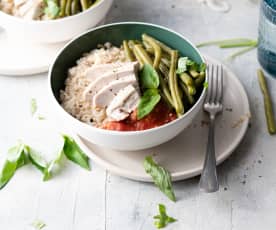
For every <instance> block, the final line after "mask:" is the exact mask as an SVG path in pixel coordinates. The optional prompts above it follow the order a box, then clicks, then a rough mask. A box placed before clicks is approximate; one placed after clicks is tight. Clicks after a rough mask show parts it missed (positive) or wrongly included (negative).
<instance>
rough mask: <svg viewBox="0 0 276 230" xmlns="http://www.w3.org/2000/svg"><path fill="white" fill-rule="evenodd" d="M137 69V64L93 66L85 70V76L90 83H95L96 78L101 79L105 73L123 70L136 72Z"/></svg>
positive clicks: (117, 63) (118, 63) (120, 63)
mask: <svg viewBox="0 0 276 230" xmlns="http://www.w3.org/2000/svg"><path fill="white" fill-rule="evenodd" d="M138 69H139V63H138V62H125V63H122V62H116V63H110V64H100V65H93V66H92V67H90V68H89V69H87V71H86V73H85V76H86V78H87V79H89V80H90V81H91V82H93V81H95V80H96V79H97V78H101V77H102V76H103V75H105V74H107V73H110V72H111V73H115V72H118V71H123V70H133V71H134V72H137V71H138Z"/></svg>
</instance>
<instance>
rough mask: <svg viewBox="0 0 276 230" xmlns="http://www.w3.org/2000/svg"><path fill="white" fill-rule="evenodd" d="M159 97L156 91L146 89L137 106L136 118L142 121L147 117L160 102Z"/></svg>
mask: <svg viewBox="0 0 276 230" xmlns="http://www.w3.org/2000/svg"><path fill="white" fill-rule="evenodd" d="M160 99H161V96H160V94H159V93H158V90H157V89H147V90H146V91H145V92H144V94H143V96H142V98H141V99H140V101H139V104H138V112H137V118H138V120H140V119H142V118H143V117H145V116H146V115H148V114H149V113H150V112H151V111H152V110H153V109H154V107H155V106H156V105H157V104H158V102H159V101H160Z"/></svg>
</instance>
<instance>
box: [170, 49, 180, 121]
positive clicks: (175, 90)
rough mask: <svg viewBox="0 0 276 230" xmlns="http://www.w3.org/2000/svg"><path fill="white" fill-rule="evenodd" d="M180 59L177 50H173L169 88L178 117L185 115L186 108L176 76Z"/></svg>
mask: <svg viewBox="0 0 276 230" xmlns="http://www.w3.org/2000/svg"><path fill="white" fill-rule="evenodd" d="M177 59H178V52H177V50H172V52H171V67H170V72H169V88H170V91H171V95H172V99H173V104H174V106H175V111H176V113H177V115H178V116H180V115H181V114H183V113H184V106H183V103H182V100H181V97H180V94H179V87H178V83H177V76H176V64H177Z"/></svg>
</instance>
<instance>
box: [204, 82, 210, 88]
mask: <svg viewBox="0 0 276 230" xmlns="http://www.w3.org/2000/svg"><path fill="white" fill-rule="evenodd" d="M208 86H209V84H208V82H207V81H205V82H203V87H204V89H208Z"/></svg>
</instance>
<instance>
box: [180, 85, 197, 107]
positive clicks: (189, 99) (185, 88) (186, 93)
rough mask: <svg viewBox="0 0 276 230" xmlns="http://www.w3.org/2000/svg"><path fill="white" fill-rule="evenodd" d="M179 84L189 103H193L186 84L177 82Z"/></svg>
mask: <svg viewBox="0 0 276 230" xmlns="http://www.w3.org/2000/svg"><path fill="white" fill-rule="evenodd" d="M179 84H180V86H181V88H182V90H183V93H184V95H185V96H186V97H187V99H188V102H189V104H190V105H193V104H194V103H195V99H194V97H193V96H192V95H191V94H189V91H188V88H187V87H186V85H185V84H184V83H183V82H179ZM183 97H184V96H183Z"/></svg>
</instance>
